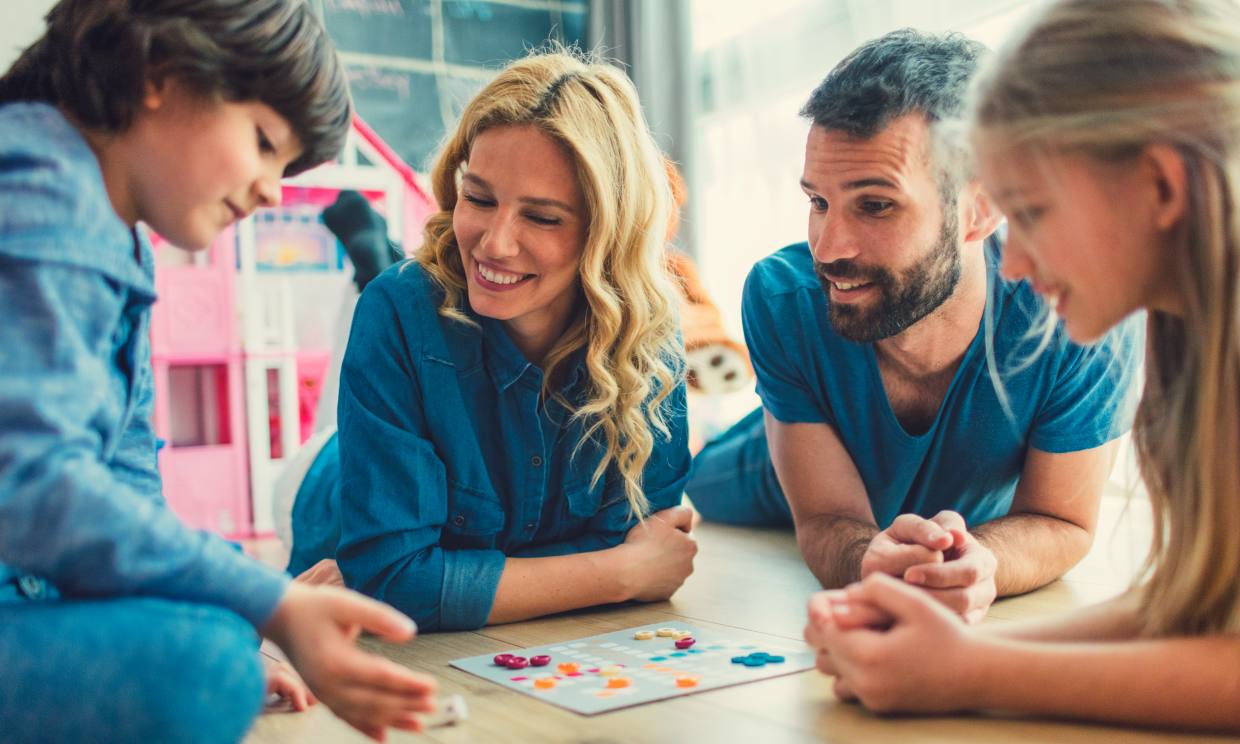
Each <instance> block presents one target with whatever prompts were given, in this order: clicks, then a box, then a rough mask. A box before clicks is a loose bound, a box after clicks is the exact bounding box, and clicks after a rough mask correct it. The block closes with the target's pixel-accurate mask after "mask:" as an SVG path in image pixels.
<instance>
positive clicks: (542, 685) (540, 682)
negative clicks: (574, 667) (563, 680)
mask: <svg viewBox="0 0 1240 744" xmlns="http://www.w3.org/2000/svg"><path fill="white" fill-rule="evenodd" d="M552 687H555V680H554V679H552V678H551V677H543V678H540V679H536V680H534V688H535V689H538V690H550V689H551V688H552Z"/></svg>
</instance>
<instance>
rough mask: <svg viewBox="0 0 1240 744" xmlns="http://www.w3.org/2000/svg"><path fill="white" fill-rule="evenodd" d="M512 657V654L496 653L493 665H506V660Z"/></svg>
mask: <svg viewBox="0 0 1240 744" xmlns="http://www.w3.org/2000/svg"><path fill="white" fill-rule="evenodd" d="M510 659H512V654H496V655H495V658H494V659H493V661H494V662H495V666H508V661H509V660H510Z"/></svg>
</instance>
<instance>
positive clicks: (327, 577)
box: [293, 558, 345, 589]
mask: <svg viewBox="0 0 1240 744" xmlns="http://www.w3.org/2000/svg"><path fill="white" fill-rule="evenodd" d="M293 581H299V582H301V583H303V584H310V585H312V586H338V587H340V588H341V589H344V588H345V586H344V576H342V575H341V573H340V567H339V566H337V565H336V562H335V561H334V560H332V559H331V558H324V559H323V560H321V561H319V562H318V563H316V564H314V565H313V566H311V567H310V568H307V569H306V570H305V571H302V572H301V574H300V575H299V576H298V577H297V578H295V579H293Z"/></svg>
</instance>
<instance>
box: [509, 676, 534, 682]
mask: <svg viewBox="0 0 1240 744" xmlns="http://www.w3.org/2000/svg"><path fill="white" fill-rule="evenodd" d="M527 679H529V677H509V680H508V681H510V682H524V681H525V680H527Z"/></svg>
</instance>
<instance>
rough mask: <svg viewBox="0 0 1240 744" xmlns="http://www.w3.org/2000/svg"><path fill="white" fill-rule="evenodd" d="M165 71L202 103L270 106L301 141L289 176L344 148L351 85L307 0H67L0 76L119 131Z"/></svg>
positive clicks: (89, 123) (31, 96)
mask: <svg viewBox="0 0 1240 744" xmlns="http://www.w3.org/2000/svg"><path fill="white" fill-rule="evenodd" d="M165 77H173V78H175V79H176V80H177V81H178V82H181V83H183V84H185V85H187V86H189V87H190V88H191V89H192V90H193V91H195V93H197V94H199V95H201V96H203V97H205V98H210V99H216V100H219V99H222V100H227V101H261V102H263V103H265V104H267V105H269V106H271V107H272V108H273V109H275V110H276V111H277V112H278V113H279V114H280V115H281V116H283V117H284V118H285V119H287V120H288V122H289V124H290V125H291V126H292V128H293V131H294V132H296V133H297V138H298V140H300V142H301V144H302V147H303V148H304V151H303V152H302V155H301V157H300V158H298V159H297V160H296V161H294V162H293V163H291V164H290V165H289V167H288V169H287V170H286V172H285V174H286V175H294V174H296V173H299V172H301V171H304V170H306V169H307V168H310V167H313V166H315V165H318V164H319V163H322V162H325V161H327V160H331V159H332V158H334V157H335V156H336V154H337V153H339V151H340V149H341V147H342V146H343V144H344V138H345V135H346V134H347V132H348V127H349V119H350V116H351V107H350V103H349V90H348V83H347V81H346V80H345V75H344V70H343V69H342V68H341V65H340V62H339V60H338V59H337V58H336V53H335V49H334V47H333V46H332V43H331V40H330V39H329V38H328V36H327V33H326V32H325V31H324V30H323V26H322V24H320V23H319V20H318V18H316V17H315V15H314V12H313V11H312V10H311V9H310V8H309V6H308V5H307V4H306V2H305V0H61V1H60V2H58V3H56V5H55V7H53V8H52V9H51V11H50V12H49V13H48V14H47V30H46V31H45V33H44V34H43V36H42V37H41V38H40V39H39V40H38V41H36V42H35V43H34V44H33V45H31V46H30V47H29V48H27V49H26V50H25V51H24V52H23V53H22V55H21V57H19V58H18V60H17V62H15V63H14V64H13V66H12V67H11V68H9V70H8V72H6V73H5V74H4V76H3V77H0V103H10V102H15V101H41V102H44V103H48V104H50V105H53V106H56V107H58V108H60V109H61V110H62V111H64V112H65V113H66V114H68V115H69V116H71V117H72V118H74V119H75V120H76V122H77V123H78V124H79V125H81V126H83V127H86V128H88V129H95V130H100V131H105V132H122V131H124V130H125V129H127V128H128V127H129V125H130V124H131V123H132V122H133V118H134V115H135V114H136V113H137V111H138V109H139V107H140V106H141V104H142V98H143V93H144V89H145V85H146V83H147V81H148V80H157V81H158V80H161V79H163V78H165Z"/></svg>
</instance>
